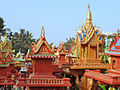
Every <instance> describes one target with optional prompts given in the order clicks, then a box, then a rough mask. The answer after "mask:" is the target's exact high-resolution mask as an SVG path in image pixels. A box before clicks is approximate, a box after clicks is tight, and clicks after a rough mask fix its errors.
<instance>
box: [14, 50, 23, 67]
mask: <svg viewBox="0 0 120 90" xmlns="http://www.w3.org/2000/svg"><path fill="white" fill-rule="evenodd" d="M23 56H24V54H23V53H21V52H20V50H19V52H18V53H17V54H16V57H15V58H14V61H15V63H16V64H15V66H16V67H19V68H20V69H22V68H23V67H25V59H24V57H23Z"/></svg>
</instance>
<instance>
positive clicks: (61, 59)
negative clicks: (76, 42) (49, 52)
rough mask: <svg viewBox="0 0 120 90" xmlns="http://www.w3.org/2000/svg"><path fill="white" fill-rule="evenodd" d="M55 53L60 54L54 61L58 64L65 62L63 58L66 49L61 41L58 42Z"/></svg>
mask: <svg viewBox="0 0 120 90" xmlns="http://www.w3.org/2000/svg"><path fill="white" fill-rule="evenodd" d="M56 55H58V56H60V57H59V58H57V60H56V61H57V62H56V63H58V64H66V63H67V62H66V59H65V56H66V49H65V47H64V46H63V43H60V44H59V46H58V47H57V49H56Z"/></svg>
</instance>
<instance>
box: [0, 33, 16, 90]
mask: <svg viewBox="0 0 120 90" xmlns="http://www.w3.org/2000/svg"><path fill="white" fill-rule="evenodd" d="M13 53H14V50H12V44H11V42H9V41H8V40H7V34H5V35H4V41H0V87H1V88H2V89H5V88H8V89H11V87H13V85H15V76H17V70H16V69H15V67H14V64H15V63H14V61H13V59H14V57H13ZM6 85H7V87H6Z"/></svg>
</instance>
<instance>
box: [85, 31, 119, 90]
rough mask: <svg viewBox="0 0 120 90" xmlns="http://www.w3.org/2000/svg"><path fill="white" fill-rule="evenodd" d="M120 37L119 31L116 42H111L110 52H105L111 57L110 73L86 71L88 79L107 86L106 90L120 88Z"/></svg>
mask: <svg viewBox="0 0 120 90" xmlns="http://www.w3.org/2000/svg"><path fill="white" fill-rule="evenodd" d="M119 47H120V36H119V30H118V31H117V35H116V38H115V41H114V42H111V45H110V51H108V52H105V54H106V55H110V57H111V62H110V70H108V73H106V74H104V73H100V72H96V71H93V70H86V72H85V74H84V75H85V76H86V78H92V79H94V80H97V81H98V82H99V83H100V84H104V85H107V86H106V89H108V88H109V87H113V88H114V87H117V88H120V87H119V85H120V80H119V78H120V72H119V71H120V61H119V59H120V48H119Z"/></svg>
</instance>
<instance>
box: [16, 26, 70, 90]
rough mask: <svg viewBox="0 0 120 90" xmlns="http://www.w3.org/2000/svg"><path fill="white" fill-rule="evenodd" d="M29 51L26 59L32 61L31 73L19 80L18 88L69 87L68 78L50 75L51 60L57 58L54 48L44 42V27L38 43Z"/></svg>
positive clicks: (57, 88) (55, 88) (61, 88)
mask: <svg viewBox="0 0 120 90" xmlns="http://www.w3.org/2000/svg"><path fill="white" fill-rule="evenodd" d="M31 50H32V54H31V55H27V56H26V57H28V58H31V59H32V63H33V73H32V74H30V76H29V77H28V78H19V79H18V83H17V86H18V87H23V86H24V87H27V88H28V87H29V89H30V90H40V89H54V90H63V89H64V88H65V87H70V86H71V84H70V79H69V78H56V77H55V76H54V75H53V74H52V71H53V70H52V67H53V60H54V59H55V58H58V56H56V55H55V54H54V52H55V47H52V46H51V45H49V44H48V42H47V41H46V38H45V34H44V27H42V30H41V37H40V39H39V41H38V42H37V44H35V43H34V44H33V45H32V46H31Z"/></svg>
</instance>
